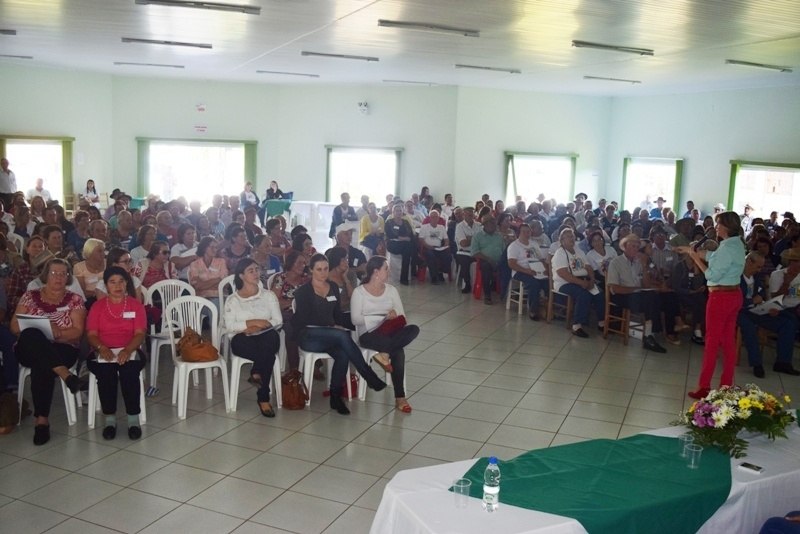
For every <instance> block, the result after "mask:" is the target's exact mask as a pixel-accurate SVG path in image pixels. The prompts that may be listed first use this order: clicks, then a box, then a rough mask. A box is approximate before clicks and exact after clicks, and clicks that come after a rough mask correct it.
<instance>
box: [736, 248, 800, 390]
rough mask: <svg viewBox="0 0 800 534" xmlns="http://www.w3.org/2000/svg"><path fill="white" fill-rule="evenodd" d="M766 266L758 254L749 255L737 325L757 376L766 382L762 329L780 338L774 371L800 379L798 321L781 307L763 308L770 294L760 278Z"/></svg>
mask: <svg viewBox="0 0 800 534" xmlns="http://www.w3.org/2000/svg"><path fill="white" fill-rule="evenodd" d="M763 266H764V256H762V255H761V254H759V253H758V252H751V253H750V254H748V255H747V259H746V260H745V262H744V272H743V273H742V282H741V288H742V294H743V297H744V306H742V309H741V310H739V316H738V317H737V319H736V324H737V325H738V326H739V329H740V331H741V333H742V343H744V346H745V347H746V348H747V359H748V361H749V363H750V366H751V367H752V368H753V375H755V376H756V377H758V378H764V365H763V361H762V359H761V347H760V346H759V340H758V329H759V327H760V328H763V329H765V330H769V331H770V332H774V333H775V334H777V336H778V340H777V345H776V352H777V358H776V360H775V365H773V366H772V370H773V371H775V372H776V373H786V374H788V375H794V376H797V375H800V371H797V370H796V369H794V367H792V352H793V351H794V338H795V336H796V335H797V328H798V321H797V317H796V316H795V315H794V314H793V313H791V311H787V310H780V309H778V308H777V307H775V308H773V309H770V310H766V308H762V307H761V306H759V305H761V304H762V303H763V302H764V301H765V300H766V297H767V293H766V291H765V290H764V287H763V285H762V284H761V280H760V279H759V276H758V273H759V271H760V270H761V268H762V267H763ZM765 312H766V313H765Z"/></svg>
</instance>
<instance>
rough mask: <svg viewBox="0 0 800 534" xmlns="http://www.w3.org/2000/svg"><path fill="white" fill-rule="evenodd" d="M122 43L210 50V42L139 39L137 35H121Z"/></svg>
mask: <svg viewBox="0 0 800 534" xmlns="http://www.w3.org/2000/svg"><path fill="white" fill-rule="evenodd" d="M122 42H123V43H140V44H157V45H167V46H188V47H190V48H205V49H208V50H210V49H211V44H210V43H185V42H181V41H164V40H161V39H139V38H137V37H123V38H122Z"/></svg>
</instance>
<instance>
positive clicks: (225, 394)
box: [206, 360, 231, 412]
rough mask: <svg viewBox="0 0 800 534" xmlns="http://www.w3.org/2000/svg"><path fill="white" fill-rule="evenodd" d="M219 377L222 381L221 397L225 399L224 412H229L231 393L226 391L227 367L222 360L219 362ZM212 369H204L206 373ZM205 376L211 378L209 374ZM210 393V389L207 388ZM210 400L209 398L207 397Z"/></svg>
mask: <svg viewBox="0 0 800 534" xmlns="http://www.w3.org/2000/svg"><path fill="white" fill-rule="evenodd" d="M218 369H219V375H220V378H221V379H222V395H223V397H225V411H226V412H230V411H231V393H230V391H229V390H228V367H227V366H226V365H225V362H224V361H223V360H219V367H218ZM212 370H213V369H206V371H212ZM207 376H211V373H208V375H207ZM209 391H211V388H209ZM209 398H210V397H209Z"/></svg>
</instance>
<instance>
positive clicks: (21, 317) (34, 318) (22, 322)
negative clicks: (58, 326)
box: [17, 313, 54, 341]
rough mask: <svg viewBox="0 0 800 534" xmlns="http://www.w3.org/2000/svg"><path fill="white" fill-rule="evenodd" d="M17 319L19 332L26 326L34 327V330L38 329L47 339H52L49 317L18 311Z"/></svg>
mask: <svg viewBox="0 0 800 534" xmlns="http://www.w3.org/2000/svg"><path fill="white" fill-rule="evenodd" d="M17 321H19V330H20V332H21V331H23V330H25V329H26V328H35V329H36V330H40V331H41V332H42V333H44V335H45V336H46V337H47V339H49V340H50V341H53V339H54V338H53V329H52V327H51V326H50V319H48V318H47V317H40V316H38V315H28V314H25V313H18V314H17Z"/></svg>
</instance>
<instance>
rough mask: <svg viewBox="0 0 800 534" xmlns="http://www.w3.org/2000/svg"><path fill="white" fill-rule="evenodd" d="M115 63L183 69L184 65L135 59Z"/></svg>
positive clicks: (115, 63) (130, 65) (119, 64)
mask: <svg viewBox="0 0 800 534" xmlns="http://www.w3.org/2000/svg"><path fill="white" fill-rule="evenodd" d="M114 65H118V66H129V67H165V68H170V69H183V68H185V67H184V66H183V65H168V64H165V63H136V62H135V61H115V62H114Z"/></svg>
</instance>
